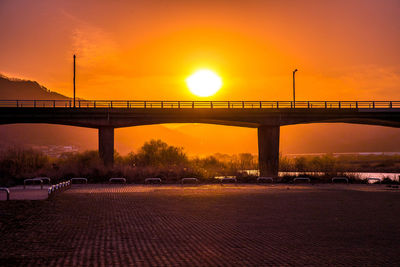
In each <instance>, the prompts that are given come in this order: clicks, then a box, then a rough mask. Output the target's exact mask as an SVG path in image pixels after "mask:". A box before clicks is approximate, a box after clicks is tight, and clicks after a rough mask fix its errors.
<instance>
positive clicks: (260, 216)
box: [0, 185, 400, 266]
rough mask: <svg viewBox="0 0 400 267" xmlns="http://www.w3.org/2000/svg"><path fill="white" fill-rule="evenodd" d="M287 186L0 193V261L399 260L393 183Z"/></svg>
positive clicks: (398, 207) (399, 218) (399, 222)
mask: <svg viewBox="0 0 400 267" xmlns="http://www.w3.org/2000/svg"><path fill="white" fill-rule="evenodd" d="M287 188H288V187H287V186H237V187H236V186H224V187H221V186H199V187H191V188H189V187H184V188H181V187H178V186H176V187H172V186H162V187H157V186H153V187H146V186H124V185H122V186H118V185H111V186H110V185H104V186H103V185H87V186H78V187H75V188H73V189H71V190H68V191H66V192H64V193H61V194H60V195H58V196H56V197H55V198H54V199H52V200H46V201H9V202H6V201H2V202H0V212H1V213H0V266H6V265H10V266H14V265H20V266H47V265H48V266H113V265H121V266H148V265H152V266H269V265H273V266H276V265H313V266H321V265H352V266H360V265H375V266H382V265H386V266H400V213H399V212H400V192H399V190H397V191H396V190H394V191H388V190H385V188H384V187H374V186H333V185H332V186H330V185H327V186H317V185H316V186H290V188H289V190H288V189H287ZM375 188H376V189H375Z"/></svg>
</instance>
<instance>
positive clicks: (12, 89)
mask: <svg viewBox="0 0 400 267" xmlns="http://www.w3.org/2000/svg"><path fill="white" fill-rule="evenodd" d="M0 99H2V100H5V99H12V100H14V99H15V100H23V99H27V100H30V99H33V100H65V99H69V98H68V97H66V96H64V95H62V94H59V93H56V92H52V91H50V90H48V89H47V88H46V87H44V86H42V85H40V84H38V83H37V82H35V81H29V80H22V79H15V78H8V77H6V76H4V75H1V74H0Z"/></svg>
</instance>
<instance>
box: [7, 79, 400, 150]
mask: <svg viewBox="0 0 400 267" xmlns="http://www.w3.org/2000/svg"><path fill="white" fill-rule="evenodd" d="M0 99H43V100H47V99H49V100H54V99H55V100H63V99H68V97H66V96H63V95H61V94H59V93H56V92H52V91H50V90H48V89H47V88H46V87H44V86H41V85H40V84H38V83H37V82H35V81H26V80H20V79H10V78H7V77H5V76H0ZM150 139H162V140H163V141H165V142H167V143H168V144H171V145H175V146H180V147H184V148H185V151H187V152H189V153H190V154H192V155H193V154H200V155H209V154H213V153H217V152H219V153H228V154H237V153H242V152H247V153H254V154H256V153H257V130H256V129H249V128H242V127H232V126H219V125H207V124H174V125H171V126H170V125H165V124H163V125H149V126H136V127H128V128H121V129H117V130H116V131H115V149H116V150H117V151H118V152H119V153H122V154H126V153H128V152H130V151H132V150H133V151H135V150H137V149H138V148H140V147H141V146H142V145H143V143H144V142H146V141H148V140H150ZM97 143H98V140H97V131H96V130H95V129H88V128H81V127H72V126H63V125H49V124H16V125H13V124H10V125H2V126H0V147H6V146H74V147H76V148H78V149H79V150H81V151H82V150H87V149H97ZM281 151H282V152H283V153H324V152H325V153H330V152H395V151H400V130H399V129H396V128H389V127H379V126H367V125H354V124H344V123H336V124H305V125H293V126H285V127H281Z"/></svg>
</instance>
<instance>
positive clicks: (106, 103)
mask: <svg viewBox="0 0 400 267" xmlns="http://www.w3.org/2000/svg"><path fill="white" fill-rule="evenodd" d="M0 107H35V108H43V107H45V108H51V107H53V108H73V107H75V108H128V109H131V108H146V109H148V108H163V109H170V108H177V109H179V108H196V109H197V108H212V109H213V108H228V109H249V108H251V109H279V108H296V109H315V108H318V109H320V108H325V109H364V108H365V109H382V108H384V109H392V108H400V101H296V102H293V101H140V100H76V101H75V102H74V101H73V100H0Z"/></svg>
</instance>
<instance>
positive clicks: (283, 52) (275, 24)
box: [0, 0, 400, 100]
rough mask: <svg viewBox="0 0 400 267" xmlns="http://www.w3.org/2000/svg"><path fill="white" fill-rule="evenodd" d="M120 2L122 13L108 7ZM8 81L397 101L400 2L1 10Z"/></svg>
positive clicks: (122, 93) (141, 95)
mask: <svg viewBox="0 0 400 267" xmlns="http://www.w3.org/2000/svg"><path fill="white" fill-rule="evenodd" d="M110 3H112V4H110ZM0 32H1V34H2V37H1V42H0V62H1V64H0V73H2V74H5V75H9V76H13V77H20V78H28V79H32V80H36V81H38V82H39V83H41V84H43V85H45V86H46V87H48V88H49V89H51V90H55V91H58V92H60V93H63V94H66V95H69V96H71V95H72V90H71V89H72V86H71V81H72V68H71V67H72V63H71V62H72V54H73V53H76V54H77V55H78V76H77V83H78V85H77V88H78V96H80V97H83V98H87V99H175V100H178V99H182V100H187V99H197V98H196V97H195V96H193V95H192V94H191V93H190V92H189V90H188V89H187V87H186V85H185V78H186V77H187V76H188V75H189V74H191V73H193V72H194V71H195V70H196V69H199V68H210V69H212V70H214V71H216V72H217V73H219V74H220V75H221V76H222V77H223V79H224V87H223V89H222V90H220V91H219V92H218V93H217V94H216V95H214V96H212V97H210V98H208V99H218V100H229V99H237V100H241V99H247V100H286V99H291V71H292V70H293V69H294V68H298V69H299V72H298V73H297V77H298V78H297V99H298V100H336V99H359V100H363V99H372V98H373V99H391V100H394V99H399V98H400V90H399V89H400V88H399V85H400V66H399V62H400V51H399V47H400V1H397V0H394V1H391V0H385V1H379V0H376V1H372V0H360V1H351V0H350V1H349V0H344V1H319V0H316V1H310V0H309V1H265V0H264V1H251V0H249V1H239V0H230V1H215V0H214V1H204V0H203V1H182V0H177V1H164V0H163V1H161V0H160V1H131V0H129V1H128V0H126V1H124V0H119V1H108V0H107V1H105V0H89V1H80V0H65V1H60V0H58V1H57V0H41V1H30V0H26V1H23V0H1V1H0Z"/></svg>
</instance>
